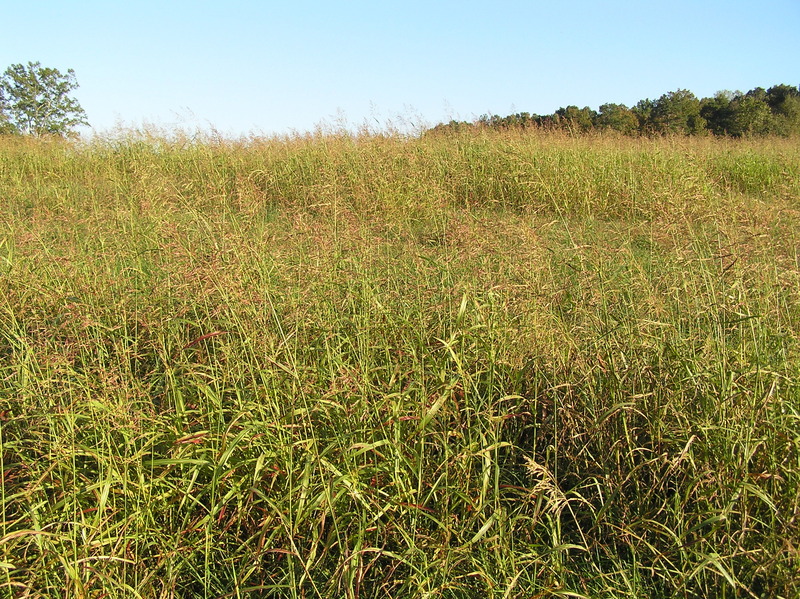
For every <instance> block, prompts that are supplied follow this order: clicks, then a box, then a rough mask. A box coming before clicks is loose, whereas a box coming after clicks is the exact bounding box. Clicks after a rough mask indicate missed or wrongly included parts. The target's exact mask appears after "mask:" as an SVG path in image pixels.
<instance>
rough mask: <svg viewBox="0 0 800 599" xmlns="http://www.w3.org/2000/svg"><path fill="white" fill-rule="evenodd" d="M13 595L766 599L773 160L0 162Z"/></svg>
mask: <svg viewBox="0 0 800 599" xmlns="http://www.w3.org/2000/svg"><path fill="white" fill-rule="evenodd" d="M0 214H1V215H2V216H0V446H1V448H2V451H1V452H0V455H1V456H2V461H0V475H2V479H3V486H2V497H0V502H1V504H0V521H1V522H2V524H1V525H0V589H1V590H2V593H0V594H2V595H3V596H8V597H53V598H54V597H93V598H94V597H97V598H100V597H143V598H151V597H153V598H155V597H309V598H311V597H352V598H355V597H358V598H364V597H386V596H391V597H454V598H455V597H465V598H466V597H481V598H485V597H497V598H509V597H550V596H558V597H565V596H567V597H592V598H594V597H607V598H612V597H613V598H617V597H631V598H650V597H661V598H667V597H697V596H706V597H750V596H753V597H765V596H771V597H780V596H782V597H797V596H798V594H800V586H799V583H798V580H800V254H799V253H798V251H799V250H798V248H800V143H798V141H797V140H791V139H790V140H777V139H767V140H759V141H748V140H739V141H730V140H720V139H711V138H692V139H689V138H659V139H645V138H642V139H628V138H615V137H602V136H597V137H588V136H587V137H580V138H572V137H569V136H561V135H558V134H547V135H545V134H528V135H524V134H520V133H513V132H505V133H503V132H494V133H493V132H488V131H477V132H471V133H465V134H461V135H441V136H437V135H428V136H425V137H423V138H420V139H406V138H402V137H396V136H379V135H344V134H343V135H337V134H320V135H313V136H308V137H295V138H287V139H270V140H257V139H254V140H247V141H240V142H233V141H220V140H213V139H205V140H192V139H186V138H180V137H171V138H167V137H154V136H148V135H146V134H139V135H134V134H131V135H129V136H128V137H125V138H120V139H113V140H97V141H95V142H92V143H88V144H84V145H76V144H69V143H61V142H48V141H35V140H26V139H13V138H7V139H2V138H0Z"/></svg>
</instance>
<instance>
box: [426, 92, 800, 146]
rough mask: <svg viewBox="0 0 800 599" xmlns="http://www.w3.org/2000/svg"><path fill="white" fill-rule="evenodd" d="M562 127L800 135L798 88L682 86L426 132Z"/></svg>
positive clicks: (633, 131) (443, 125)
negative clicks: (701, 90)
mask: <svg viewBox="0 0 800 599" xmlns="http://www.w3.org/2000/svg"><path fill="white" fill-rule="evenodd" d="M478 127H486V128H491V129H528V128H539V129H562V130H567V131H570V132H573V133H587V132H590V131H602V130H613V131H617V132H619V133H623V134H625V135H665V134H678V135H703V134H708V133H712V134H714V135H727V136H731V137H745V136H762V135H780V136H790V135H798V134H800V87H792V86H791V85H784V84H781V85H774V86H772V87H770V88H769V89H766V90H765V89H764V88H762V87H757V88H755V89H751V90H750V91H748V92H746V93H744V92H740V91H736V92H730V91H720V92H717V93H716V94H714V96H713V97H711V98H702V99H700V98H698V97H697V96H695V95H694V94H693V93H692V92H690V91H688V90H685V89H678V90H677V91H673V92H668V93H666V94H663V95H662V96H661V97H660V98H658V99H656V100H650V99H645V100H640V101H639V102H638V103H637V104H636V105H635V106H633V107H631V108H629V107H627V106H626V105H625V104H603V105H602V106H600V108H599V110H593V109H591V108H589V107H588V106H585V107H584V108H578V107H577V106H567V107H565V108H559V109H558V110H556V111H555V112H554V113H553V114H547V115H538V114H530V113H528V112H518V113H516V114H510V115H508V116H499V115H494V114H485V115H482V116H481V117H479V118H478V119H476V120H475V121H473V122H468V121H456V120H451V121H450V122H448V123H440V124H439V125H436V126H435V127H433V128H432V129H430V130H429V132H445V131H458V130H463V129H469V128H478Z"/></svg>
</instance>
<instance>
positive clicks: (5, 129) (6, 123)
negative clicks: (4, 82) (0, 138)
mask: <svg viewBox="0 0 800 599" xmlns="http://www.w3.org/2000/svg"><path fill="white" fill-rule="evenodd" d="M16 131H17V130H16V127H14V125H13V124H12V123H11V119H10V118H9V116H8V102H7V101H6V98H5V94H4V93H3V89H2V88H1V87H0V135H8V134H12V133H16Z"/></svg>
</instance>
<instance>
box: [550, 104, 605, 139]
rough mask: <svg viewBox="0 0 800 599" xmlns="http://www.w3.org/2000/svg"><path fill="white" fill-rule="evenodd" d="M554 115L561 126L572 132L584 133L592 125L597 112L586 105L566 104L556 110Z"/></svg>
mask: <svg viewBox="0 0 800 599" xmlns="http://www.w3.org/2000/svg"><path fill="white" fill-rule="evenodd" d="M555 116H556V118H557V121H558V123H559V124H560V125H561V126H562V127H564V128H566V129H569V130H570V131H572V132H580V133H584V132H586V131H589V130H590V129H592V127H594V121H595V119H596V118H597V113H596V112H595V111H594V110H592V109H591V108H589V107H588V106H584V107H583V108H578V107H577V106H567V107H566V108H559V109H558V110H556V113H555Z"/></svg>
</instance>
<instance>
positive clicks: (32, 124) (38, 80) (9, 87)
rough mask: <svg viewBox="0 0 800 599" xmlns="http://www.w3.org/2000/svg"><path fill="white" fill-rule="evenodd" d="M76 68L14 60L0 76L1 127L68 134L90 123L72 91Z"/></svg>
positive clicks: (26, 132)
mask: <svg viewBox="0 0 800 599" xmlns="http://www.w3.org/2000/svg"><path fill="white" fill-rule="evenodd" d="M77 87H78V83H77V81H76V79H75V71H73V70H72V69H69V70H68V71H67V73H66V74H62V73H61V72H60V71H59V70H58V69H51V68H47V67H43V66H42V65H41V64H40V63H38V62H29V63H28V64H27V65H22V64H14V65H11V66H10V67H8V69H6V71H5V73H3V75H2V77H0V111H1V112H2V113H3V117H0V129H3V128H5V129H8V130H10V131H12V132H16V133H22V134H25V135H35V136H40V135H61V136H64V135H68V134H70V133H71V132H72V130H73V129H74V128H75V127H77V126H78V125H88V124H89V123H88V122H87V120H86V113H85V112H84V110H83V108H81V105H80V104H79V103H78V101H77V100H76V99H75V98H73V97H71V96H70V93H71V92H72V91H73V90H75V89H76V88H77Z"/></svg>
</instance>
